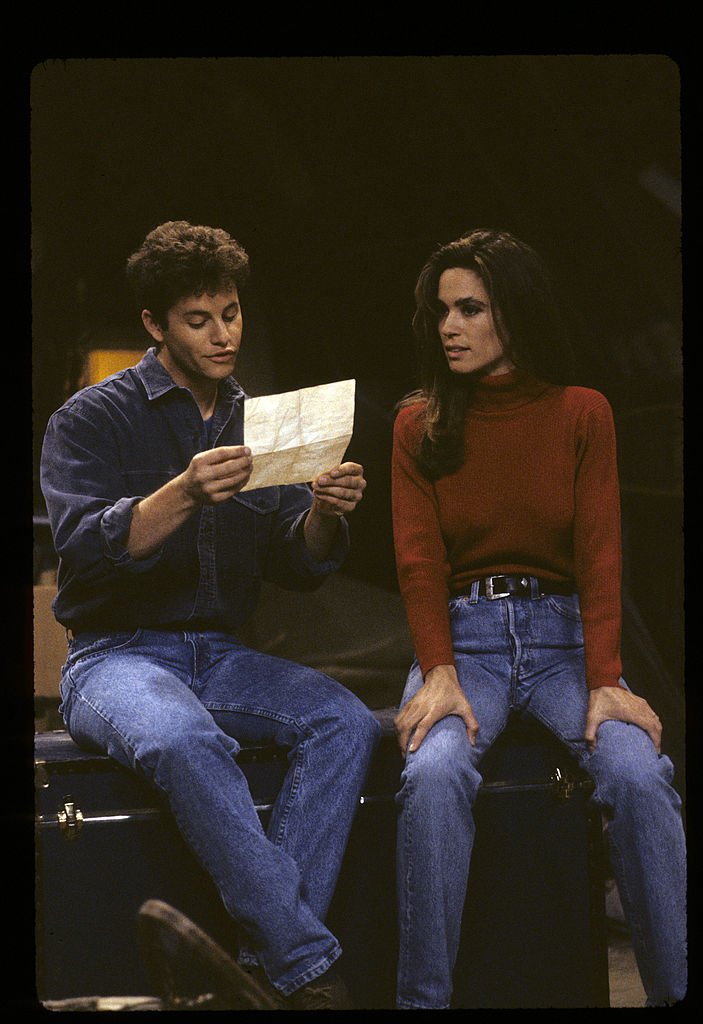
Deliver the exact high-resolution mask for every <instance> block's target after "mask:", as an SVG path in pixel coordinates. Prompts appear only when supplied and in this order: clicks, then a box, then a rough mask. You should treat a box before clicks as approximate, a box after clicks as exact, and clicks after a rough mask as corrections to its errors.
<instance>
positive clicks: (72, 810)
mask: <svg viewBox="0 0 703 1024" xmlns="http://www.w3.org/2000/svg"><path fill="white" fill-rule="evenodd" d="M56 817H57V818H58V822H59V829H60V830H61V834H62V835H63V836H64V837H65V838H66V839H76V838H77V837H78V835H79V834H80V831H81V829H82V828H83V812H82V811H81V809H80V807H76V804H75V802H74V800H73V797H72V796H67V797H65V799H64V804H63V810H62V811H59V812H58V814H57V815H56Z"/></svg>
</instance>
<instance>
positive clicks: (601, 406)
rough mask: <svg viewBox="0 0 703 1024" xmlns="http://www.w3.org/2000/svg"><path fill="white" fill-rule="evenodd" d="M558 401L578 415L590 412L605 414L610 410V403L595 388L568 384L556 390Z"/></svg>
mask: <svg viewBox="0 0 703 1024" xmlns="http://www.w3.org/2000/svg"><path fill="white" fill-rule="evenodd" d="M557 393H558V396H559V400H560V401H561V402H562V403H563V404H564V405H565V406H566V407H567V408H569V409H570V410H572V411H574V412H578V413H588V412H591V411H602V412H606V411H609V410H610V402H609V401H608V399H607V398H606V397H605V395H604V394H603V393H602V392H601V391H596V389H595V388H589V387H582V386H581V385H578V384H569V385H566V386H564V387H561V388H558V389H557Z"/></svg>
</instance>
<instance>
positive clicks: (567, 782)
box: [551, 768, 577, 800]
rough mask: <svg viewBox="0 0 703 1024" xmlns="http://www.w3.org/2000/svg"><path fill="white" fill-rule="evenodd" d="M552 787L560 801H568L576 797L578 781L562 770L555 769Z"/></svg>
mask: <svg viewBox="0 0 703 1024" xmlns="http://www.w3.org/2000/svg"><path fill="white" fill-rule="evenodd" d="M551 781H552V785H553V786H554V791H555V793H556V795H557V798H558V799H559V800H568V799H569V798H570V797H572V796H573V795H574V790H575V789H576V785H577V784H576V780H575V779H574V778H572V777H571V776H570V775H568V774H565V773H564V772H563V771H562V770H561V768H555V769H554V771H553V772H552V779H551Z"/></svg>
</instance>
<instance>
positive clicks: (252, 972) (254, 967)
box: [241, 964, 290, 1010]
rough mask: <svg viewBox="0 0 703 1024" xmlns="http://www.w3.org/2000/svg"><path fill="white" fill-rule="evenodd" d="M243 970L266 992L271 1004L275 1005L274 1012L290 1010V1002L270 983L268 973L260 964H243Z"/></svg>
mask: <svg viewBox="0 0 703 1024" xmlns="http://www.w3.org/2000/svg"><path fill="white" fill-rule="evenodd" d="M241 967H242V970H243V971H246V972H247V974H248V975H249V977H250V978H252V979H253V980H254V982H255V983H256V985H257V987H258V988H259V989H261V990H262V991H264V992H265V993H266V995H267V996H268V997H269V999H270V1000H271V1002H272V1003H273V1004H274V1005H273V1007H272V1008H273V1009H274V1010H290V1006H289V1005H288V1000H287V999H286V997H285V996H284V995H283V993H282V992H279V991H278V989H277V988H276V986H275V985H274V984H273V983H272V982H270V981H269V979H268V977H267V975H266V971H265V970H264V969H263V967H261V966H260V965H259V964H242V965H241Z"/></svg>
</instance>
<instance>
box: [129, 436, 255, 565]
mask: <svg viewBox="0 0 703 1024" xmlns="http://www.w3.org/2000/svg"><path fill="white" fill-rule="evenodd" d="M250 476H251V452H250V451H249V449H248V448H245V447H243V446H242V445H230V446H223V447H222V448H211V449H209V450H208V451H206V452H199V453H198V454H197V455H194V456H193V458H192V459H191V461H190V463H189V465H188V468H187V469H185V470H184V471H183V472H182V473H179V474H178V476H176V477H174V478H173V480H169V481H168V483H166V484H164V486H163V487H160V488H159V489H158V491H154V493H153V494H150V495H149V496H148V497H147V498H143V499H142V501H140V502H138V503H137V504H136V505H135V506H134V508H133V509H132V522H131V525H130V529H129V537H128V539H127V550H128V551H129V553H130V555H131V556H132V558H148V557H149V555H151V554H153V553H154V552H155V551H158V549H159V548H160V547H161V545H162V544H163V543H164V541H165V540H166V539H167V538H168V537H170V536H171V534H172V533H174V532H175V531H176V530H177V529H178V528H179V527H180V526H182V525H183V523H184V522H185V521H186V520H187V519H189V518H190V516H192V515H193V514H194V513H195V512H196V510H197V509H198V508H199V507H200V506H201V505H214V504H217V503H218V502H221V501H226V499H227V498H231V497H232V495H233V494H236V493H237V492H238V491H241V489H242V487H243V486H244V484H245V483H246V482H247V480H248V479H249V477H250Z"/></svg>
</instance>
